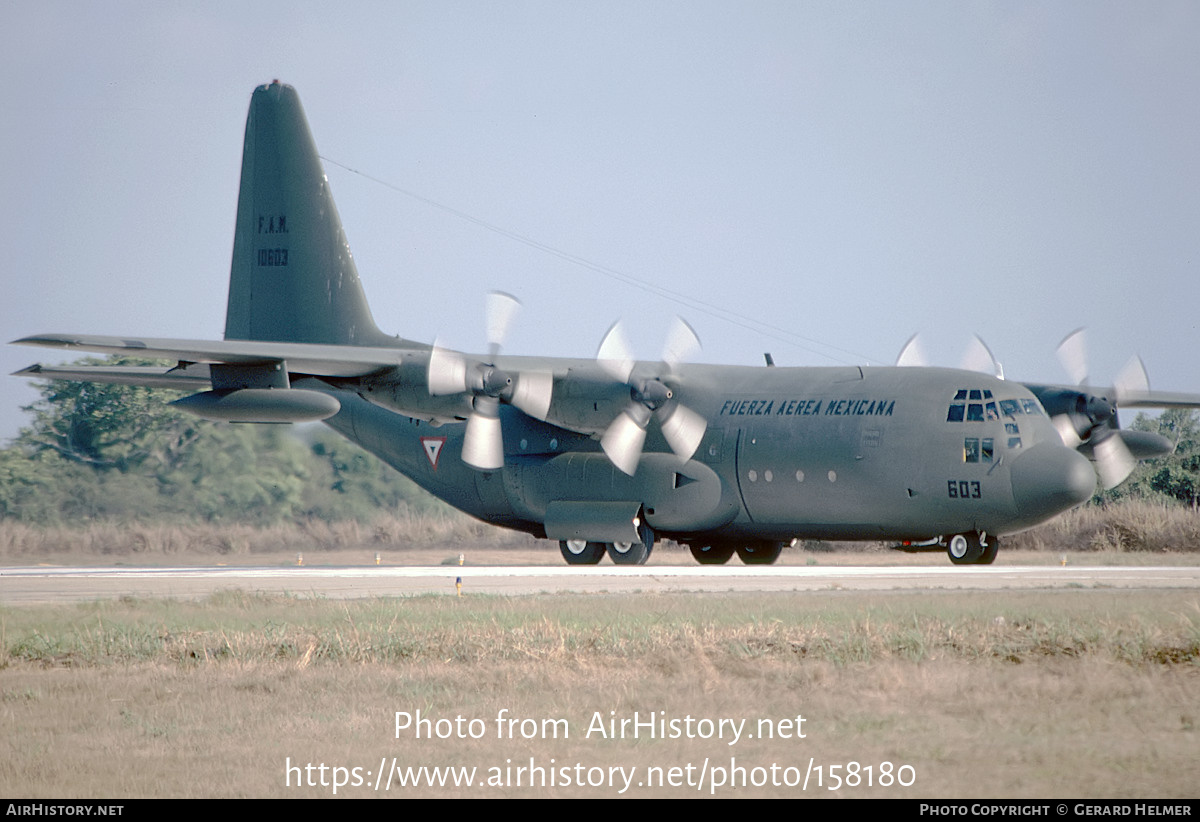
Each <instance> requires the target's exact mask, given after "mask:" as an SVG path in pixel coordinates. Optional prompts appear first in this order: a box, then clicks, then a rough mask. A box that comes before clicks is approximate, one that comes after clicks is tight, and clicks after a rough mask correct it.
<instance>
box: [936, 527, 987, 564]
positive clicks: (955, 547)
mask: <svg viewBox="0 0 1200 822" xmlns="http://www.w3.org/2000/svg"><path fill="white" fill-rule="evenodd" d="M999 548H1000V540H999V539H997V538H996V537H994V536H992V535H990V534H986V533H982V532H977V531H972V532H971V533H969V534H955V535H954V536H952V537H950V539H949V540H947V541H946V555H947V556H949V557H950V561H951V562H953V563H954V564H955V565H991V564H992V563H993V562H995V561H996V552H997V551H998V550H999Z"/></svg>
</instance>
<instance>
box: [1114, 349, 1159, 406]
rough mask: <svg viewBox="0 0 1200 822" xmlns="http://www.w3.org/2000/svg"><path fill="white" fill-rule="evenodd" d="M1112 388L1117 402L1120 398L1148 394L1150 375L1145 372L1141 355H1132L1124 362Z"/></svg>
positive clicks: (1134, 397)
mask: <svg viewBox="0 0 1200 822" xmlns="http://www.w3.org/2000/svg"><path fill="white" fill-rule="evenodd" d="M1113 388H1114V389H1115V390H1116V393H1117V403H1118V404H1120V403H1121V401H1122V400H1126V399H1138V398H1139V397H1146V396H1149V395H1150V377H1149V375H1147V374H1146V364H1145V363H1144V362H1142V358H1141V357H1136V356H1135V357H1133V358H1132V359H1131V360H1130V361H1129V362H1127V363H1125V367H1124V368H1122V369H1121V371H1120V373H1119V374H1117V379H1116V382H1114V383H1113Z"/></svg>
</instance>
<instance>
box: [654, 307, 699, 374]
mask: <svg viewBox="0 0 1200 822" xmlns="http://www.w3.org/2000/svg"><path fill="white" fill-rule="evenodd" d="M699 350H700V338H699V337H698V336H696V331H695V329H693V328H692V327H691V326H690V325H688V322H687V320H685V319H684V318H683V317H676V318H675V322H673V323H671V329H670V331H668V332H667V341H666V343H665V344H664V345H663V354H662V359H663V362H665V363H666V364H667V370H668V371H674V370H675V367H676V366H677V365H679V364H680V363H681V362H685V361H687V360H688V359H690V358H691V357H692V356H693V355H694V354H695V353H696V352H697V351H699Z"/></svg>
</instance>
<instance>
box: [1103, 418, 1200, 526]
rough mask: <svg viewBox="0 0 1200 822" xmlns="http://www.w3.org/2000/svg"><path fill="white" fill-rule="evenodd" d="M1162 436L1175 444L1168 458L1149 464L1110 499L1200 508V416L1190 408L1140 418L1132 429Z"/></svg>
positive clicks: (1144, 465) (1144, 463) (1139, 469)
mask: <svg viewBox="0 0 1200 822" xmlns="http://www.w3.org/2000/svg"><path fill="white" fill-rule="evenodd" d="M1130 428H1133V429H1134V430H1137V431H1150V432H1153V433H1156V434H1161V435H1162V436H1164V437H1166V438H1167V439H1169V440H1171V442H1173V443H1175V450H1174V451H1173V452H1172V453H1171V454H1168V455H1167V456H1165V457H1160V458H1159V459H1156V460H1146V461H1144V462H1140V463H1138V466H1137V467H1136V468H1135V469H1134V471H1133V473H1132V474H1130V476H1129V479H1128V480H1126V481H1125V482H1124V483H1122V484H1121V485H1119V486H1117V487H1116V488H1114V489H1113V490H1112V491H1110V492H1108V495H1107V496H1108V498H1111V499H1121V498H1140V499H1171V500H1177V501H1178V502H1181V503H1183V504H1185V505H1188V506H1191V507H1192V508H1196V507H1197V506H1198V505H1200V416H1198V415H1197V413H1196V412H1195V411H1193V410H1192V409H1187V408H1170V409H1167V410H1166V411H1164V412H1163V413H1162V414H1160V415H1158V416H1157V417H1151V416H1148V415H1146V414H1138V416H1137V418H1136V419H1135V420H1134V421H1133V425H1131V426H1130Z"/></svg>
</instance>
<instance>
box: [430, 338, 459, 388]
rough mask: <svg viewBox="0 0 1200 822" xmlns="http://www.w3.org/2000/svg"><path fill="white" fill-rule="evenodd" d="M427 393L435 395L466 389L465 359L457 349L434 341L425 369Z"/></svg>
mask: <svg viewBox="0 0 1200 822" xmlns="http://www.w3.org/2000/svg"><path fill="white" fill-rule="evenodd" d="M427 379H428V382H429V393H430V394H432V395H433V396H435V397H439V396H443V395H445V394H461V393H462V392H464V391H466V390H467V360H466V358H465V357H464V356H463V355H462V354H459V353H458V352H457V351H451V350H450V349H448V348H441V347H439V346H438V344H437V343H434V345H433V349H432V350H431V351H430V352H429V369H428V371H427Z"/></svg>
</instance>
